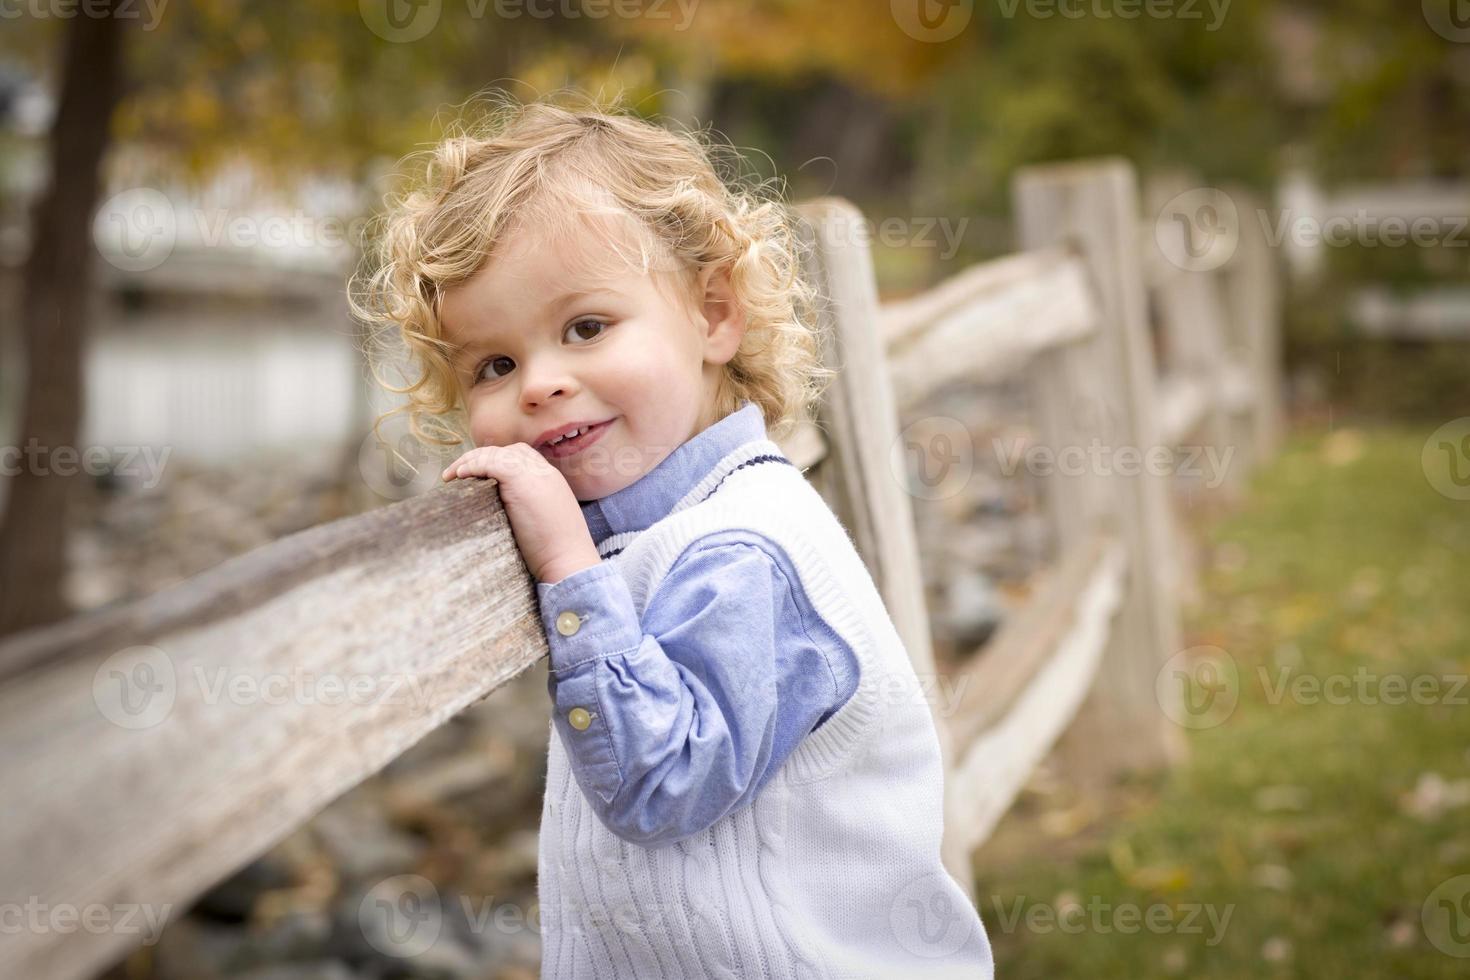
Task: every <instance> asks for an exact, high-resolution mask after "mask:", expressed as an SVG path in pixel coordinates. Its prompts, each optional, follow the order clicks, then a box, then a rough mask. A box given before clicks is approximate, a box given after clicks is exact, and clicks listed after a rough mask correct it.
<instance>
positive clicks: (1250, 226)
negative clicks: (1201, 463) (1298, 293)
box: [1220, 185, 1283, 465]
mask: <svg viewBox="0 0 1470 980" xmlns="http://www.w3.org/2000/svg"><path fill="white" fill-rule="evenodd" d="M1225 193H1227V194H1228V195H1230V198H1231V200H1233V201H1234V202H1235V207H1236V211H1237V212H1238V214H1239V221H1240V241H1239V244H1238V245H1237V247H1236V252H1235V255H1234V256H1233V257H1232V258H1231V260H1230V262H1229V263H1227V264H1226V265H1225V267H1224V268H1223V269H1221V270H1220V271H1221V272H1222V273H1223V274H1224V280H1225V281H1224V293H1225V305H1226V309H1227V310H1228V311H1229V317H1230V323H1231V332H1232V338H1233V343H1234V344H1235V345H1236V346H1237V347H1238V348H1239V349H1240V354H1241V364H1242V367H1243V368H1244V369H1245V372H1246V374H1247V375H1248V377H1249V380H1250V392H1251V409H1250V421H1251V439H1250V457H1251V458H1250V460H1249V463H1250V465H1254V464H1255V463H1257V462H1260V461H1262V460H1265V459H1269V458H1270V457H1271V456H1273V455H1274V454H1275V453H1276V450H1277V448H1278V447H1279V446H1280V444H1281V433H1282V426H1283V421H1282V405H1281V401H1282V395H1281V384H1282V382H1281V307H1280V304H1281V297H1280V292H1279V281H1278V278H1277V266H1276V253H1275V252H1274V251H1273V250H1272V248H1271V244H1270V242H1269V241H1268V240H1267V238H1266V222H1267V220H1268V213H1267V211H1266V206H1265V203H1264V202H1263V201H1262V200H1261V198H1259V197H1257V196H1256V195H1255V194H1254V193H1252V192H1251V191H1249V190H1247V189H1246V188H1244V187H1241V186H1239V185H1227V186H1226V187H1225Z"/></svg>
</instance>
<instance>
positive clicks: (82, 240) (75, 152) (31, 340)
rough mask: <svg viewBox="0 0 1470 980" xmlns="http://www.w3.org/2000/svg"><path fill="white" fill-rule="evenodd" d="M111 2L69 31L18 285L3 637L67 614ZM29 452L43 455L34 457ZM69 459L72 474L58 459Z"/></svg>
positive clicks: (116, 39) (110, 86) (117, 64)
mask: <svg viewBox="0 0 1470 980" xmlns="http://www.w3.org/2000/svg"><path fill="white" fill-rule="evenodd" d="M111 8H112V0H97V2H96V3H95V4H94V5H93V6H92V7H91V8H90V9H91V10H92V11H101V12H102V14H103V15H102V16H85V17H74V18H73V19H72V20H71V21H70V22H69V25H68V27H67V29H66V34H65V52H64V55H63V58H62V65H63V68H62V77H61V95H60V101H59V104H58V108H57V112H56V118H55V120H54V122H53V123H52V127H51V138H50V160H49V178H48V180H47V183H46V188H45V190H44V191H43V193H42V195H41V198H40V200H39V201H38V202H37V203H36V207H35V211H34V215H33V218H32V221H31V228H32V234H31V246H30V252H29V254H28V256H27V258H26V262H25V268H24V272H23V275H22V278H21V282H22V288H23V291H24V294H23V298H22V301H21V336H22V341H23V343H24V346H25V352H26V360H27V374H26V383H25V392H24V395H23V396H22V401H21V411H20V435H21V440H20V444H21V449H22V452H23V453H24V454H25V455H24V456H23V458H24V459H26V460H28V461H30V460H36V461H38V462H33V463H31V465H23V466H21V467H19V472H18V473H17V474H16V475H15V476H13V477H11V479H10V487H9V493H8V495H7V501H6V507H5V514H4V519H3V521H0V635H3V634H5V633H9V632H12V631H15V630H19V629H23V628H25V627H27V626H33V625H37V624H40V623H45V622H49V621H50V620H53V619H56V618H59V617H60V616H62V615H64V614H65V613H66V611H67V607H66V603H65V600H64V599H63V597H62V592H61V584H62V576H63V574H64V572H65V562H66V550H65V542H66V538H65V533H66V514H67V498H68V496H69V495H70V493H71V490H72V486H73V484H74V482H75V479H76V478H75V476H68V475H65V473H64V472H63V473H58V472H56V471H57V470H58V469H60V470H63V471H69V472H72V473H74V472H75V470H76V466H75V460H76V456H75V453H76V452H77V451H78V447H77V442H78V435H79V431H78V430H79V428H80V423H81V400H80V397H79V392H80V388H81V382H80V374H81V351H82V338H83V336H84V333H85V326H86V315H87V310H86V305H87V301H88V299H89V296H90V294H89V291H88V289H87V284H88V282H89V281H90V277H91V268H92V263H93V253H92V241H91V232H92V214H93V211H95V210H96V206H97V197H98V194H99V191H100V184H101V182H100V177H99V175H100V172H101V162H102V156H103V153H104V152H105V151H106V149H107V143H108V139H109V133H110V128H109V121H110V119H111V118H112V113H113V109H114V108H115V106H116V104H117V100H118V97H119V93H120V91H121V88H122V79H121V77H120V74H121V62H122V49H123V39H124V34H125V33H130V31H129V27H130V23H131V22H129V21H125V20H120V19H119V18H116V17H113V16H108V14H109V13H110V12H111ZM31 447H36V450H32V448H31ZM65 452H71V453H72V454H73V457H72V459H73V463H72V464H71V465H68V464H66V463H65V462H64V457H62V456H61V455H60V454H61V453H65Z"/></svg>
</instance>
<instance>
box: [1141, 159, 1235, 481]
mask: <svg viewBox="0 0 1470 980" xmlns="http://www.w3.org/2000/svg"><path fill="white" fill-rule="evenodd" d="M1221 194H1222V192H1218V191H1216V190H1215V189H1213V188H1207V187H1201V186H1199V183H1198V182H1197V181H1192V180H1191V179H1190V178H1189V177H1187V176H1185V175H1184V174H1182V173H1177V172H1176V173H1171V174H1168V175H1165V176H1158V177H1154V178H1152V179H1151V180H1149V181H1148V182H1147V184H1146V185H1145V189H1144V195H1143V197H1144V212H1143V221H1142V224H1141V228H1140V230H1141V235H1140V238H1141V239H1142V240H1141V241H1140V243H1139V246H1140V248H1142V249H1153V250H1156V251H1158V252H1160V253H1161V255H1160V256H1159V257H1158V259H1157V260H1156V261H1160V262H1161V263H1162V264H1163V265H1165V266H1166V267H1168V274H1167V275H1166V276H1165V277H1164V278H1163V281H1162V282H1160V283H1159V284H1158V285H1157V286H1156V288H1155V289H1154V291H1153V294H1154V299H1155V303H1156V306H1157V311H1158V314H1159V322H1160V327H1161V333H1162V335H1163V338H1162V339H1163V347H1164V353H1163V357H1162V361H1163V365H1162V367H1161V371H1160V376H1162V377H1177V378H1180V379H1187V380H1189V381H1190V382H1192V383H1193V384H1195V385H1198V386H1199V387H1200V389H1201V390H1202V391H1203V392H1204V399H1203V402H1204V410H1203V413H1202V416H1201V419H1200V424H1199V425H1198V426H1196V427H1195V431H1193V432H1190V433H1181V436H1182V437H1183V438H1184V440H1185V441H1184V442H1181V443H1180V448H1183V447H1184V446H1186V445H1189V446H1195V445H1201V446H1206V447H1210V448H1211V449H1214V450H1217V451H1220V452H1223V453H1229V455H1228V456H1226V457H1222V458H1224V459H1226V460H1227V462H1226V464H1225V472H1223V473H1221V474H1218V476H1219V478H1220V480H1221V481H1222V482H1221V483H1220V488H1221V489H1223V490H1224V491H1225V493H1226V496H1227V498H1228V497H1233V496H1234V495H1235V494H1236V493H1237V492H1238V491H1239V488H1240V477H1241V475H1242V468H1241V467H1240V466H1239V465H1238V464H1239V463H1240V460H1239V459H1238V458H1237V457H1238V454H1239V451H1240V450H1241V448H1242V446H1243V444H1244V443H1245V442H1246V437H1247V432H1246V429H1245V426H1244V424H1243V419H1242V414H1241V408H1243V406H1241V407H1236V406H1235V405H1234V404H1233V403H1232V399H1231V398H1230V397H1229V396H1230V386H1231V375H1232V369H1233V365H1232V355H1233V354H1234V353H1235V352H1234V351H1233V350H1231V348H1232V347H1233V346H1234V345H1232V344H1231V343H1230V342H1229V321H1228V316H1227V310H1226V308H1225V305H1224V303H1223V302H1222V301H1221V295H1220V290H1221V285H1222V284H1221V282H1220V276H1218V275H1217V274H1216V272H1215V267H1214V265H1213V262H1214V261H1215V253H1213V252H1210V251H1206V252H1205V253H1204V254H1203V255H1198V254H1197V253H1196V252H1195V251H1194V250H1195V249H1196V248H1198V247H1199V245H1200V243H1199V242H1196V241H1194V240H1193V239H1194V238H1196V237H1197V236H1199V235H1201V234H1208V235H1215V234H1217V233H1219V234H1229V233H1231V232H1232V231H1233V229H1230V228H1222V229H1215V228H1196V227H1195V226H1196V225H1197V224H1202V223H1203V219H1202V218H1200V217H1199V216H1198V215H1197V214H1195V213H1193V212H1194V211H1198V210H1204V209H1207V208H1208V209H1210V211H1211V213H1214V212H1215V211H1218V210H1220V209H1219V208H1216V207H1215V203H1216V199H1217V198H1219V197H1220V196H1221ZM1174 208H1182V211H1183V212H1185V213H1171V212H1172V211H1173V209H1174ZM1179 219H1182V220H1179ZM1215 220H1220V221H1226V220H1228V219H1226V218H1216V219H1215ZM1170 236H1172V237H1173V240H1172V241H1169V240H1168V239H1169V237H1170ZM1222 258H1223V253H1222ZM1196 262H1197V263H1198V264H1196ZM1165 441H1166V442H1167V441H1171V440H1169V439H1167V438H1166V439H1165Z"/></svg>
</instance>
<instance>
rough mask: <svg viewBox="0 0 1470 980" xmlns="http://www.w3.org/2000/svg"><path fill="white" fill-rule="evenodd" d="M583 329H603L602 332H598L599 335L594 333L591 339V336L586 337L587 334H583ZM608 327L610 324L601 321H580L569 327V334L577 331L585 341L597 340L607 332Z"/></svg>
mask: <svg viewBox="0 0 1470 980" xmlns="http://www.w3.org/2000/svg"><path fill="white" fill-rule="evenodd" d="M583 327H600V328H602V329H601V330H600V331H598V332H597V333H594V334H593V335H592V336H590V337H589V336H586V335H585V334H583V333H582V330H581V328H583ZM607 327H608V324H606V323H604V322H603V321H601V320H578V321H577V322H576V323H573V324H571V325H570V326H568V327H567V333H571V332H572V331H576V332H577V335H578V336H579V337H581V338H582V339H583V340H596V339H597V338H598V337H599V336H601V335H602V332H603V331H605V330H606V329H607Z"/></svg>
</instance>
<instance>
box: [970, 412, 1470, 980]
mask: <svg viewBox="0 0 1470 980" xmlns="http://www.w3.org/2000/svg"><path fill="white" fill-rule="evenodd" d="M1432 428H1433V426H1432V425H1430V426H1426V427H1424V428H1423V429H1421V430H1410V429H1407V428H1404V429H1368V430H1361V431H1359V430H1342V429H1339V430H1338V431H1336V432H1333V433H1330V434H1329V433H1327V432H1323V431H1318V432H1313V433H1306V434H1302V435H1298V436H1297V437H1296V438H1295V439H1293V441H1292V442H1291V444H1290V445H1289V446H1288V447H1287V449H1286V451H1284V452H1283V453H1282V454H1281V455H1280V456H1279V457H1277V458H1276V459H1275V460H1274V461H1273V462H1272V463H1271V464H1270V465H1269V466H1268V467H1266V468H1265V469H1263V470H1262V471H1260V472H1259V473H1258V474H1256V476H1255V478H1254V480H1253V481H1252V487H1251V490H1250V493H1249V496H1248V498H1247V499H1246V500H1245V501H1244V503H1243V504H1242V505H1241V506H1240V507H1239V508H1237V509H1235V510H1234V511H1233V512H1232V513H1230V514H1228V515H1227V516H1225V517H1224V518H1223V519H1220V520H1216V521H1213V522H1211V523H1210V525H1209V526H1208V527H1207V528H1205V529H1204V530H1203V532H1202V533H1203V534H1204V537H1205V539H1206V540H1205V545H1204V547H1203V548H1202V551H1201V555H1202V559H1203V563H1204V568H1203V569H1202V572H1201V575H1202V583H1201V584H1202V586H1203V588H1202V592H1203V594H1204V595H1205V596H1206V597H1207V598H1206V599H1205V601H1204V602H1203V603H1202V604H1201V607H1200V608H1197V609H1193V610H1189V611H1188V612H1187V615H1186V638H1187V639H1186V642H1187V643H1188V644H1190V645H1191V647H1192V648H1194V649H1196V650H1197V652H1198V653H1199V655H1200V660H1199V661H1198V663H1199V664H1203V663H1204V662H1205V661H1207V660H1208V661H1210V663H1209V665H1208V666H1201V667H1199V669H1198V670H1197V671H1196V672H1195V676H1196V678H1197V679H1199V680H1201V681H1203V682H1205V683H1206V684H1207V685H1209V686H1212V687H1214V688H1216V691H1215V693H1216V695H1217V700H1216V702H1215V705H1214V706H1213V707H1212V709H1211V712H1206V713H1204V714H1201V715H1199V716H1197V719H1196V720H1195V721H1194V722H1192V724H1191V728H1190V730H1189V733H1188V743H1189V747H1190V753H1189V759H1188V761H1187V762H1185V763H1184V764H1183V765H1181V766H1179V767H1178V768H1176V769H1175V770H1173V771H1172V772H1170V773H1168V774H1167V775H1165V776H1161V777H1157V778H1153V779H1146V780H1134V781H1132V782H1131V783H1127V784H1124V785H1122V786H1120V787H1118V788H1117V789H1116V790H1113V791H1110V792H1109V793H1108V794H1107V796H1108V799H1107V800H1106V801H1099V800H1098V799H1096V798H1089V794H1086V793H1081V792H1078V791H1076V790H1075V789H1071V790H1069V789H1068V788H1067V786H1066V784H1065V783H1063V782H1061V781H1059V780H1057V779H1053V780H1051V781H1050V782H1048V781H1047V780H1046V779H1045V778H1044V777H1043V779H1042V780H1040V788H1039V789H1033V790H1031V791H1028V793H1027V794H1026V795H1025V796H1024V797H1023V798H1022V800H1021V801H1020V802H1019V804H1018V806H1017V808H1016V809H1015V810H1014V811H1013V812H1012V813H1011V814H1010V815H1009V816H1008V817H1007V818H1006V820H1005V822H1004V823H1003V825H1002V827H1001V828H999V829H998V831H997V834H996V836H995V837H994V838H993V839H992V841H991V842H990V843H988V844H987V845H986V847H985V848H984V849H982V850H981V851H980V852H979V854H977V859H976V868H977V876H978V886H977V890H978V892H979V893H980V896H981V898H980V910H981V915H982V917H983V918H984V920H985V924H986V928H987V930H988V931H989V933H990V936H991V941H992V943H993V944H994V946H995V950H996V964H997V976H999V977H1003V978H1005V980H1022V978H1045V980H1055V978H1069V977H1089V978H1090V977H1118V978H1127V980H1137V978H1145V977H1173V976H1182V977H1190V978H1207V977H1218V978H1229V980H1238V978H1243V977H1277V976H1280V977H1313V978H1316V977H1326V978H1334V980H1340V978H1348V977H1374V978H1377V977H1386V978H1408V977H1414V978H1418V977H1445V978H1448V977H1467V976H1470V685H1467V684H1466V683H1465V678H1466V675H1467V674H1470V501H1459V500H1452V499H1448V498H1447V497H1446V496H1444V495H1443V494H1440V493H1438V492H1436V491H1435V490H1434V489H1433V488H1432V487H1431V486H1430V484H1429V482H1428V481H1427V480H1426V478H1425V475H1424V471H1423V469H1422V468H1421V463H1420V452H1421V450H1422V449H1423V447H1424V444H1425V439H1426V438H1427V437H1428V435H1429V432H1430V430H1431V429H1432ZM1203 648H1218V649H1219V650H1220V651H1223V653H1219V652H1211V651H1210V650H1207V649H1203ZM1207 695H1208V692H1207V691H1203V690H1200V689H1196V690H1195V692H1194V696H1196V697H1199V698H1203V697H1206V696H1207ZM1232 702H1233V704H1234V706H1233V708H1230V707H1229V706H1230V704H1231V703H1232ZM1203 703H1204V702H1203V701H1197V702H1196V704H1203ZM1195 725H1198V726H1199V727H1194V726H1195ZM1092 796H1093V797H1096V794H1092ZM1459 876H1465V877H1463V878H1462V877H1459ZM1154 906H1157V908H1155V909H1153V910H1152V911H1150V909H1151V907H1154ZM1426 910H1427V911H1428V913H1429V916H1428V918H1427V919H1426V918H1425V917H1424V914H1425V912H1426ZM1150 915H1151V916H1152V919H1151V920H1150V918H1149V916H1150ZM1227 916H1228V917H1227Z"/></svg>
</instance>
